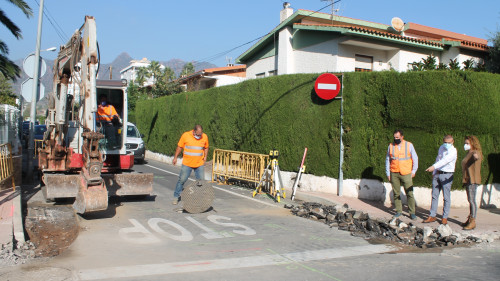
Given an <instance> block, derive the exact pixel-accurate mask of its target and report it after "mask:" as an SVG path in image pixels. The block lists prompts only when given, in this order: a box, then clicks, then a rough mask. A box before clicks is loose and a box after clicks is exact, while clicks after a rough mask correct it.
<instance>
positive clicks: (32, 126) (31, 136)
mask: <svg viewBox="0 0 500 281" xmlns="http://www.w3.org/2000/svg"><path fill="white" fill-rule="evenodd" d="M43 2H44V0H40V11H39V12H38V33H37V36H36V49H35V62H34V68H33V70H34V73H33V91H32V95H31V110H30V131H29V140H28V171H27V172H28V173H27V176H28V181H30V182H32V181H33V156H34V144H35V143H34V130H35V121H36V101H37V99H38V88H39V87H38V86H39V83H40V81H39V80H40V79H39V75H40V43H41V41H42V19H43Z"/></svg>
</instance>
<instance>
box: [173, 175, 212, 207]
mask: <svg viewBox="0 0 500 281" xmlns="http://www.w3.org/2000/svg"><path fill="white" fill-rule="evenodd" d="M214 199H215V194H214V188H213V187H212V184H211V183H210V182H208V181H205V180H197V181H195V182H193V183H191V184H189V185H188V186H186V187H184V190H183V191H182V193H181V200H182V201H181V202H183V203H182V204H183V205H182V206H183V208H184V210H186V211H187V212H189V213H192V214H197V213H203V212H206V211H208V209H210V207H212V203H213V202H214Z"/></svg>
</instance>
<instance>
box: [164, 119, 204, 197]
mask: <svg viewBox="0 0 500 281" xmlns="http://www.w3.org/2000/svg"><path fill="white" fill-rule="evenodd" d="M183 149H184V151H183V156H182V167H181V172H180V174H179V180H178V181H177V185H176V186H175V191H174V201H173V202H172V204H174V205H177V203H179V201H180V196H181V192H182V190H183V189H184V183H185V182H186V181H187V179H188V178H189V175H191V171H193V170H194V174H195V176H196V179H199V180H202V179H203V174H204V172H205V171H204V168H203V165H204V164H205V162H206V161H207V155H208V137H207V135H206V134H204V133H203V128H202V127H201V125H198V124H197V125H195V126H194V129H193V130H191V131H187V132H185V133H183V134H182V136H181V139H180V140H179V142H178V143H177V148H176V149H175V155H174V160H173V161H172V164H174V165H175V164H177V157H178V156H179V154H180V153H181V151H182V150H183Z"/></svg>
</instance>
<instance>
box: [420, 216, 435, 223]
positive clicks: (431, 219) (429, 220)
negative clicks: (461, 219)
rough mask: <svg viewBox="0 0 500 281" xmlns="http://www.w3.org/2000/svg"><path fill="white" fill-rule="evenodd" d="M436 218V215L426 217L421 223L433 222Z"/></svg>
mask: <svg viewBox="0 0 500 281" xmlns="http://www.w3.org/2000/svg"><path fill="white" fill-rule="evenodd" d="M436 220H437V219H436V217H428V218H427V219H426V220H424V221H422V222H423V223H430V222H435V221H436Z"/></svg>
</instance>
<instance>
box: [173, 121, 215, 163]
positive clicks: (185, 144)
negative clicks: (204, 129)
mask: <svg viewBox="0 0 500 281" xmlns="http://www.w3.org/2000/svg"><path fill="white" fill-rule="evenodd" d="M177 146H179V147H182V148H183V149H184V151H183V152H182V154H183V156H182V165H186V166H188V167H191V168H198V167H200V166H202V165H203V158H204V156H205V155H204V150H205V148H208V137H207V135H206V134H202V136H201V139H199V140H197V139H196V138H195V137H194V135H193V130H191V131H187V132H185V133H184V134H182V136H181V139H180V140H179V143H177Z"/></svg>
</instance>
